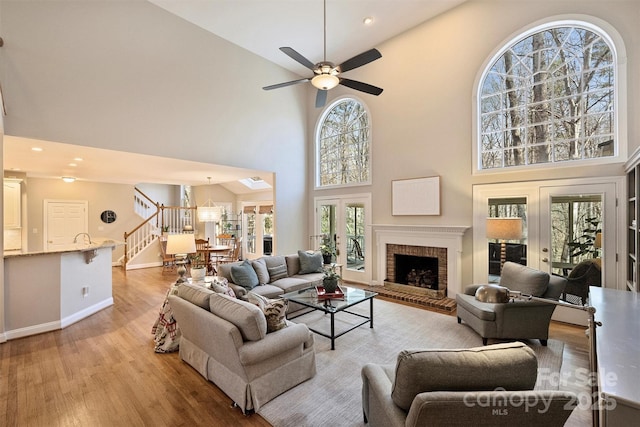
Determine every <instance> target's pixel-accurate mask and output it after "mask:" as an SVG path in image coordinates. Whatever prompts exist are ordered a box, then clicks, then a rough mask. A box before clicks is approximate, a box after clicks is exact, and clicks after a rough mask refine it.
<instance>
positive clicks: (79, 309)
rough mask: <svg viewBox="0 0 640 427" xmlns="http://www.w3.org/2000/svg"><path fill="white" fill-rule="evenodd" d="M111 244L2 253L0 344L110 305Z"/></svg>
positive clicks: (110, 242)
mask: <svg viewBox="0 0 640 427" xmlns="http://www.w3.org/2000/svg"><path fill="white" fill-rule="evenodd" d="M117 245H118V242H114V241H101V242H100V241H99V242H97V243H93V244H90V245H86V244H84V245H83V244H79V245H76V247H75V248H69V249H65V250H56V251H42V252H22V251H7V252H5V253H4V315H5V325H4V326H5V331H4V333H2V332H3V331H0V333H2V335H3V336H0V342H2V341H5V340H9V339H15V338H20V337H24V336H28V335H34V334H39V333H42V332H47V331H52V330H56V329H63V328H65V327H67V326H69V325H71V324H73V323H75V322H77V321H79V320H81V319H84V318H85V317H88V316H90V315H92V314H94V313H96V312H98V311H100V310H102V309H104V308H106V307H109V306H111V305H113V296H112V272H111V269H112V262H111V253H112V251H113V249H114V248H115V247H116V246H117Z"/></svg>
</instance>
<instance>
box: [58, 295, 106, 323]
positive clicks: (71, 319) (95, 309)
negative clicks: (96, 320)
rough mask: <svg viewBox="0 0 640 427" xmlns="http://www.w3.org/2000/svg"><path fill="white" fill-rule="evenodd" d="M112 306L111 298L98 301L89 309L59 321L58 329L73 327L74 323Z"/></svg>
mask: <svg viewBox="0 0 640 427" xmlns="http://www.w3.org/2000/svg"><path fill="white" fill-rule="evenodd" d="M112 305H113V298H111V297H110V298H107V299H105V300H103V301H100V302H99V303H97V304H94V305H92V306H91V307H87V308H85V309H84V310H80V311H78V312H76V313H73V314H72V315H71V316H67V317H65V318H64V319H62V320H61V321H60V327H61V328H63V329H64V328H66V327H67V326H69V325H73V324H74V323H76V322H77V321H79V320H82V319H84V318H86V317H89V316H91V315H92V314H95V313H97V312H99V311H100V310H103V309H105V308H107V307H111V306H112Z"/></svg>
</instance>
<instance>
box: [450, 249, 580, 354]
mask: <svg viewBox="0 0 640 427" xmlns="http://www.w3.org/2000/svg"><path fill="white" fill-rule="evenodd" d="M566 283H567V280H566V279H565V278H564V277H560V276H555V275H551V276H550V275H549V274H548V273H546V272H544V271H540V270H536V269H533V268H530V267H526V266H524V265H520V264H516V263H513V262H509V261H507V262H505V264H504V267H503V269H502V275H501V277H500V286H503V287H505V288H508V289H509V290H511V291H520V292H521V293H522V294H525V295H532V296H535V297H541V298H547V299H550V300H553V301H557V300H558V298H559V297H560V295H561V294H562V292H563V291H564V288H565V286H566ZM480 286H484V285H469V286H467V287H466V288H465V290H464V294H458V295H456V303H457V315H458V323H462V321H464V322H465V323H466V324H467V325H468V326H469V327H471V328H472V329H473V330H474V331H476V332H477V333H478V334H479V335H480V336H481V337H482V343H483V344H484V345H486V344H487V342H488V340H489V339H490V338H495V339H538V340H540V342H541V343H542V345H547V340H548V339H549V323H550V322H551V315H552V314H553V310H554V309H555V307H556V306H555V305H554V304H547V303H544V302H538V301H522V300H510V301H507V302H484V301H481V300H479V299H478V298H476V291H477V290H478V288H479V287H480Z"/></svg>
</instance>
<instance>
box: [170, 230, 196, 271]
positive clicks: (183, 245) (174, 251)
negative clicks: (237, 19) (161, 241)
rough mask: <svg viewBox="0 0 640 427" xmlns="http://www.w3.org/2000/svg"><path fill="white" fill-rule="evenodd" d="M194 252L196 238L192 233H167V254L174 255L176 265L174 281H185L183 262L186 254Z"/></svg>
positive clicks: (185, 260) (185, 259)
mask: <svg viewBox="0 0 640 427" xmlns="http://www.w3.org/2000/svg"><path fill="white" fill-rule="evenodd" d="M195 252H196V239H195V237H194V235H193V234H192V233H188V234H169V235H168V236H167V254H169V255H174V256H175V257H176V264H179V266H178V280H177V281H176V283H183V282H186V281H187V279H185V277H184V275H185V274H186V273H187V268H186V267H185V264H186V262H187V255H188V254H192V253H195Z"/></svg>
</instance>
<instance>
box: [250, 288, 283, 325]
mask: <svg viewBox="0 0 640 427" xmlns="http://www.w3.org/2000/svg"><path fill="white" fill-rule="evenodd" d="M247 297H248V299H249V302H251V303H253V304H255V305H257V306H258V307H260V310H262V312H263V313H264V317H265V318H266V319H267V333H269V332H275V331H278V330H280V329H282V328H286V327H287V322H286V321H285V318H286V314H287V307H288V304H289V302H288V301H287V300H286V299H283V298H280V299H269V298H267V297H263V296H262V295H259V294H256V293H255V292H251V291H249V292H248V293H247Z"/></svg>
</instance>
